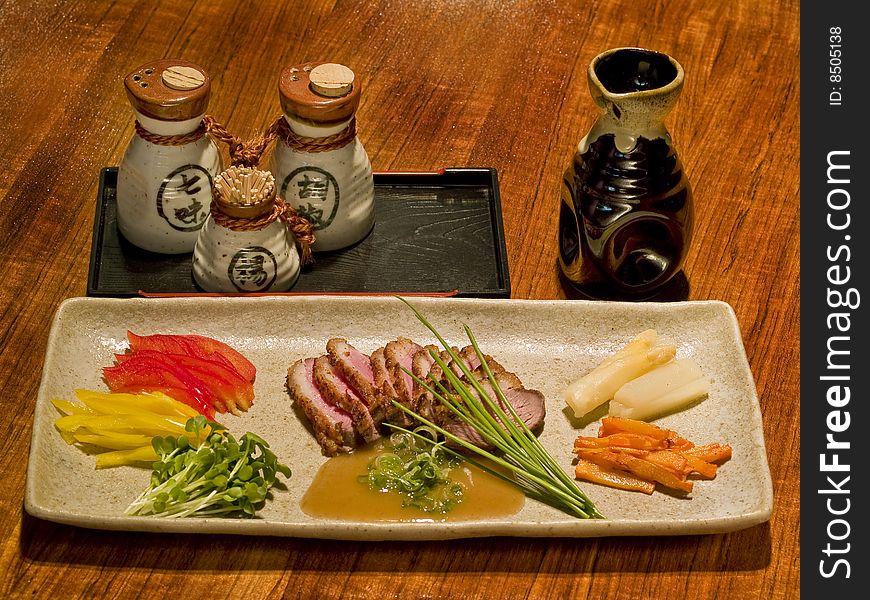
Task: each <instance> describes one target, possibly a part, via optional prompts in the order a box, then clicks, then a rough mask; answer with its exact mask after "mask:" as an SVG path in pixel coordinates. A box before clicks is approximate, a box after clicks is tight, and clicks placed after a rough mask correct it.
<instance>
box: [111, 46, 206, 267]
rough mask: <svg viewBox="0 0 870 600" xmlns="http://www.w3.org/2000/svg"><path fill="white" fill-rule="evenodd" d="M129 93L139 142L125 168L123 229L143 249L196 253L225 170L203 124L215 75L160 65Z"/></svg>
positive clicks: (145, 68) (120, 207)
mask: <svg viewBox="0 0 870 600" xmlns="http://www.w3.org/2000/svg"><path fill="white" fill-rule="evenodd" d="M124 87H125V89H126V91H127V98H128V99H129V101H130V104H132V106H133V110H134V111H135V113H136V135H135V136H134V137H133V139H132V140H130V143H129V144H128V146H127V150H126V152H125V153H124V157H123V159H122V161H121V164H120V165H119V167H118V188H117V212H118V229H119V230H120V232H121V234H122V235H123V237H124V238H126V239H127V241H129V242H131V243H132V244H134V245H136V246H138V247H139V248H142V249H144V250H150V251H151V252H159V253H162V254H182V253H187V252H191V251H193V246H194V244H196V239H197V236H198V235H199V229H200V228H201V227H202V224H203V223H204V222H205V218H206V216H207V215H208V210H209V209H208V207H209V203H210V202H211V188H212V182H213V180H214V178H215V177H216V176H217V175H218V173H220V172H221V170H222V165H221V156H220V153H219V152H218V148H217V146H216V144H215V143H214V141H213V140H212V138H211V137H210V136H209V135H208V134H207V133H206V132H205V126H204V125H203V123H202V116H203V115H204V114H205V112H206V109H207V107H208V100H209V95H210V91H211V85H210V78H209V75H208V73H206V71H205V70H204V69H203V68H202V67H200V66H198V65H195V64H193V63H190V62H187V61H182V60H157V61H154V62H151V63H148V64H145V65H142V66H141V67H139V68H138V69H136V70H134V71H133V72H131V73H130V74H128V75H127V76H126V77H125V78H124Z"/></svg>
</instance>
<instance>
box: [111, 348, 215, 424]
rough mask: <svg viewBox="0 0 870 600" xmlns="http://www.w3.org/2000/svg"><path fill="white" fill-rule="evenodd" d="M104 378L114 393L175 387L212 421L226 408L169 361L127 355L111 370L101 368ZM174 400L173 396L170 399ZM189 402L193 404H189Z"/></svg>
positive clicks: (209, 390)
mask: <svg viewBox="0 0 870 600" xmlns="http://www.w3.org/2000/svg"><path fill="white" fill-rule="evenodd" d="M103 377H105V379H106V384H107V385H108V386H109V389H110V390H112V391H113V392H118V391H133V390H134V389H135V390H136V391H149V390H160V389H162V388H167V387H168V388H176V389H180V390H185V391H186V392H187V393H188V396H189V398H188V401H185V400H184V399H182V398H176V400H179V401H182V402H185V403H186V404H188V405H189V406H192V407H193V408H195V409H196V410H198V411H199V412H201V413H202V414H204V415H205V416H207V417H209V418H212V417H213V416H214V411H215V410H221V409H225V406H223V403H222V401H221V400H220V399H218V398H217V397H216V396H215V394H214V393H213V392H212V390H211V389H210V388H209V387H208V386H207V385H206V384H205V383H204V382H203V381H201V380H200V379H199V378H198V377H196V376H195V375H193V374H192V373H191V372H190V371H189V370H187V369H184V368H182V367H180V366H178V365H176V364H173V363H172V361H171V360H170V359H165V358H161V356H160V355H159V353H157V354H155V355H154V356H137V355H136V354H132V355H129V356H128V357H126V358H125V359H124V361H123V362H121V363H120V364H118V365H117V366H114V367H104V368H103ZM173 397H174V396H173ZM191 399H192V403H191Z"/></svg>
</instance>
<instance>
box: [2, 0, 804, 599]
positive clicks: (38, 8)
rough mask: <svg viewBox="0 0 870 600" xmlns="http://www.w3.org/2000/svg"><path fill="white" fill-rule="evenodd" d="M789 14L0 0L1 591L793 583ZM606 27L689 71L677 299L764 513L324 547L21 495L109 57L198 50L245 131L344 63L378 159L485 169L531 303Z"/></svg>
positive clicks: (740, 594)
mask: <svg viewBox="0 0 870 600" xmlns="http://www.w3.org/2000/svg"><path fill="white" fill-rule="evenodd" d="M261 4H262V6H260V5H261ZM798 25H799V5H798V3H797V2H796V1H794V0H788V1H784V2H779V1H777V2H774V1H773V0H762V1H760V2H759V1H750V0H734V1H733V2H705V1H703V0H687V1H685V2H657V1H653V0H616V1H611V2H599V1H593V2H585V3H581V2H568V1H564V2H563V1H547V2H538V1H533V0H527V1H521V0H516V1H512V0H480V1H475V2H458V1H457V2H432V1H425V2H424V1H419V0H394V1H391V2H351V1H339V2H336V1H334V0H320V1H315V2H288V3H286V4H285V5H279V3H278V2H263V3H254V2H230V1H227V0H208V1H207V2H206V1H202V0H173V1H172V2H153V3H152V2H135V1H133V0H118V1H115V2H74V1H66V0H60V1H53V2H44V1H40V2H30V3H15V2H5V3H0V130H2V132H3V135H2V136H0V157H2V160H0V164H2V175H0V193H2V201H0V227H2V229H0V231H2V236H0V273H2V274H3V279H4V285H3V286H2V290H0V294H2V296H0V297H2V301H0V314H2V328H0V333H2V348H0V389H2V390H3V393H2V395H0V406H2V414H3V417H2V419H0V432H2V434H0V440H2V441H0V447H2V453H0V456H2V458H0V465H2V466H0V473H2V480H3V482H4V493H2V494H0V531H3V532H4V535H3V538H2V541H0V596H2V597H10V596H16V597H31V596H34V595H35V596H43V597H52V598H69V597H75V596H82V597H104V596H106V597H119V598H126V597H133V596H136V597H147V598H152V597H153V598H164V597H170V596H171V597H177V598H188V597H206V596H207V597H212V596H216V597H222V596H232V597H239V598H260V597H278V596H289V597H322V598H328V597H339V596H344V597H353V598H362V597H380V598H383V597H407V598H421V597H425V598H440V597H455V598H477V597H482V598H483V597H491V598H525V597H547V598H568V597H574V598H583V597H589V598H649V597H669V598H684V597H685V598H713V597H717V598H757V597H765V598H794V597H796V594H798V584H799V559H800V553H799V546H798V532H799V529H798V528H799V495H798V489H799V482H800V473H799V469H798V464H799V449H800V437H799V427H798V425H799V416H800V415H799V413H800V411H799V402H798V400H799V397H800V394H799V386H798V374H799V367H798V362H799V358H800V352H799V344H798V340H799V322H798V318H797V317H798V315H799V311H800V301H799V297H798V289H799V288H798V282H799V266H798V259H799V228H798V220H799V219H798V217H799V211H798V202H799V193H798V188H799V176H798V163H799V150H798V138H799V124H800V122H799V112H798V107H799V99H800V98H799V50H798V45H799V28H798ZM627 45H637V46H643V47H650V48H654V49H657V50H660V51H663V52H667V53H669V54H671V55H672V56H674V57H676V58H677V59H678V60H679V61H680V62H681V64H682V65H683V66H684V68H685V71H686V85H685V89H684V92H683V95H682V97H681V99H680V101H679V103H678V105H677V107H676V109H675V111H674V112H673V113H672V114H671V116H670V117H669V119H668V126H669V128H670V130H671V133H672V134H673V138H674V140H675V141H676V144H677V147H678V150H679V152H680V154H681V158H682V160H683V163H684V165H685V168H686V170H687V172H688V173H689V176H690V178H691V181H692V184H693V188H694V192H695V201H696V210H697V225H696V234H695V239H694V241H693V244H692V248H691V252H690V254H689V258H688V261H687V264H686V269H685V272H686V275H687V277H688V280H689V283H690V292H689V298H690V299H693V300H703V299H716V300H724V301H726V302H728V303H730V304H731V305H732V306H733V307H734V310H735V311H736V314H737V318H738V320H739V323H740V326H741V329H742V335H743V341H744V344H745V346H746V352H747V355H748V358H749V362H750V365H751V367H752V372H753V374H754V376H755V380H756V383H757V386H758V394H759V397H760V400H761V409H762V413H763V417H764V434H765V436H766V440H767V449H768V456H769V460H770V467H771V471H772V474H773V482H774V493H775V508H774V513H773V517H772V519H771V520H770V522H769V523H766V524H763V525H759V526H756V527H753V528H750V529H747V530H743V531H739V532H736V533H731V534H726V535H710V536H696V537H674V538H654V539H653V538H611V539H579V540H574V539H510V538H504V539H501V538H499V539H474V540H465V541H449V542H442V543H342V542H333V541H316V540H302V539H284V538H262V539H256V538H246V537H223V536H218V537H212V536H195V535H191V536H174V537H165V536H160V535H141V534H139V535H136V534H128V533H113V532H104V531H92V530H85V529H77V528H74V527H67V526H61V525H55V524H52V523H49V522H42V521H39V520H37V519H34V518H32V517H29V516H28V515H26V514H24V512H23V503H22V498H23V495H24V482H25V472H26V457H27V455H28V445H29V441H30V432H31V423H32V418H33V406H34V401H35V398H36V395H37V388H38V385H39V381H40V371H41V366H42V362H43V356H44V353H45V349H46V341H47V337H48V331H49V326H50V324H51V319H52V315H53V313H54V311H55V310H56V309H57V307H58V305H59V304H60V302H61V301H62V300H64V299H65V298H69V297H72V296H83V295H85V290H86V281H87V275H88V256H89V251H90V246H91V227H92V222H93V216H94V209H95V197H96V194H97V180H98V174H99V171H100V168H101V167H103V166H106V165H117V164H118V163H119V161H120V159H121V156H122V153H123V151H124V148H125V146H126V144H127V142H128V140H129V139H130V137H131V135H132V134H133V115H132V113H131V110H130V107H129V104H128V103H127V100H126V98H125V96H124V93H123V89H122V86H121V79H122V77H123V76H124V75H125V74H126V73H127V72H129V71H130V70H132V69H133V68H134V67H136V66H138V65H139V64H142V63H144V62H146V61H149V60H152V59H155V58H161V57H164V56H165V57H184V58H186V59H188V60H191V61H193V62H195V63H198V64H201V65H204V66H205V67H206V68H207V69H208V70H209V71H210V73H211V74H212V76H213V78H214V87H213V99H212V102H211V105H210V109H209V112H210V113H211V114H213V115H216V116H217V117H218V118H219V119H220V120H222V121H223V123H225V124H226V125H227V127H228V128H229V129H230V130H231V131H234V132H237V133H238V134H239V135H242V136H243V137H249V136H251V135H253V134H254V133H256V132H257V131H262V129H263V128H264V127H265V126H266V125H267V124H268V123H269V122H271V120H272V119H273V118H274V117H275V115H276V114H278V111H279V105H278V98H277V93H276V84H277V75H278V73H279V72H280V71H281V69H282V68H283V67H284V66H286V65H288V64H291V63H299V62H303V61H307V60H317V59H321V60H322V59H326V60H329V61H333V62H340V63H344V64H347V65H350V66H352V67H353V68H354V70H355V71H356V72H357V73H358V74H359V76H360V77H361V78H362V81H363V84H364V94H363V100H362V104H361V107H360V109H359V113H358V121H359V132H360V136H361V139H362V141H363V143H364V145H365V148H366V149H367V151H368V153H369V156H370V157H371V161H372V164H373V165H374V168H375V169H377V170H406V169H413V170H431V169H436V168H439V167H446V166H485V167H494V168H496V169H498V173H499V177H500V184H501V197H502V202H503V214H504V226H505V230H506V235H507V250H508V258H509V262H510V274H511V280H512V284H513V290H512V295H513V297H515V298H531V299H552V298H563V297H564V296H565V292H564V291H563V290H562V288H561V287H560V284H559V281H558V278H557V270H556V267H555V257H556V238H555V231H556V221H557V207H558V191H559V185H560V177H561V174H562V171H563V170H564V168H565V167H566V165H567V164H568V161H569V159H570V157H571V154H572V152H573V150H574V148H575V146H576V144H577V142H578V141H579V140H580V138H581V137H582V136H583V135H584V134H585V133H586V131H587V129H588V128H589V127H590V125H591V124H592V122H593V120H594V118H595V116H596V114H597V113H596V110H595V107H594V105H593V103H592V100H591V98H590V96H589V92H588V90H587V87H586V74H585V73H586V67H587V65H588V63H589V61H590V60H591V59H592V58H593V57H594V56H595V55H596V54H598V53H599V52H601V51H603V50H605V49H607V48H611V47H617V46H627ZM315 590H316V593H315Z"/></svg>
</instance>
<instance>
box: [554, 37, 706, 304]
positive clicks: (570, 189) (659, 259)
mask: <svg viewBox="0 0 870 600" xmlns="http://www.w3.org/2000/svg"><path fill="white" fill-rule="evenodd" d="M588 80H589V89H590V91H591V93H592V97H593V99H594V100H595V104H596V105H597V106H598V107H599V108H600V109H602V114H601V115H600V116H599V118H598V119H597V120H596V122H595V123H594V124H593V126H592V128H591V129H590V131H589V133H588V134H587V135H586V137H584V138H583V139H582V140H581V141H580V143H579V145H578V147H577V151H576V153H575V154H574V160H573V161H572V163H571V165H570V166H569V167H568V169H567V170H566V171H565V175H564V178H563V181H562V183H563V185H562V193H561V208H560V212H559V266H560V268H561V271H562V274H563V275H564V277H565V278H566V279H567V280H568V282H569V285H571V286H572V287H574V288H576V290H578V291H580V292H581V294H583V295H586V296H589V297H599V298H610V299H613V298H625V299H644V298H648V297H653V296H655V294H656V293H657V292H658V291H660V290H661V289H662V288H663V286H665V285H666V284H668V282H670V281H671V280H672V279H673V278H674V276H675V275H677V274H678V273H680V276H681V277H682V274H681V269H682V266H683V262H684V260H685V258H686V253H687V251H688V248H689V243H690V241H691V238H692V227H693V222H694V212H693V206H692V192H691V188H690V186H689V181H688V179H687V178H686V175H685V173H684V171H683V167H682V164H681V163H680V160H679V158H678V157H677V153H676V151H675V149H674V145H673V143H672V141H671V136H670V134H669V133H668V131H667V129H666V128H665V125H664V118H665V116H666V115H667V114H668V113H669V112H670V111H671V109H672V108H673V106H674V104H675V103H676V101H677V98H678V97H679V94H680V91H681V89H682V87H683V68H682V67H681V66H680V64H679V63H678V62H677V61H676V60H674V59H673V58H671V57H670V56H668V55H666V54H662V53H660V52H654V51H652V50H645V49H642V48H615V49H612V50H608V51H606V52H603V53H602V54H600V55H598V56H596V57H595V59H594V60H593V61H592V62H591V63H590V65H589V68H588Z"/></svg>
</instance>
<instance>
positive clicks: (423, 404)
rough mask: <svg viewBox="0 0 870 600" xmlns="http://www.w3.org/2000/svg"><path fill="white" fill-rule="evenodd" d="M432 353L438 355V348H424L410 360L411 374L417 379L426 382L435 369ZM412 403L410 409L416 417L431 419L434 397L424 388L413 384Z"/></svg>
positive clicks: (430, 346) (431, 346)
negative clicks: (414, 412)
mask: <svg viewBox="0 0 870 600" xmlns="http://www.w3.org/2000/svg"><path fill="white" fill-rule="evenodd" d="M432 352H434V353H435V354H438V346H433V345H429V346H424V347H423V348H421V349H420V351H419V352H417V353H416V354H415V355H414V357H413V358H412V359H411V372H412V373H413V374H414V375H415V376H416V377H418V378H419V379H421V380H423V381H426V379H427V378H428V377H429V373H430V372H431V371H432V369H433V368H437V365H436V364H435V359H434V358H432ZM413 396H414V402H413V406H412V408H413V409H414V411H416V413H417V414H418V415H420V416H421V417H423V418H425V419H432V418H433V416H434V415H433V414H432V405H433V403H434V401H435V396H433V395H432V392H430V391H429V390H427V389H426V388H425V387H423V386H422V385H420V384H419V383H417V382H416V381H415V382H414V392H413Z"/></svg>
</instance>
